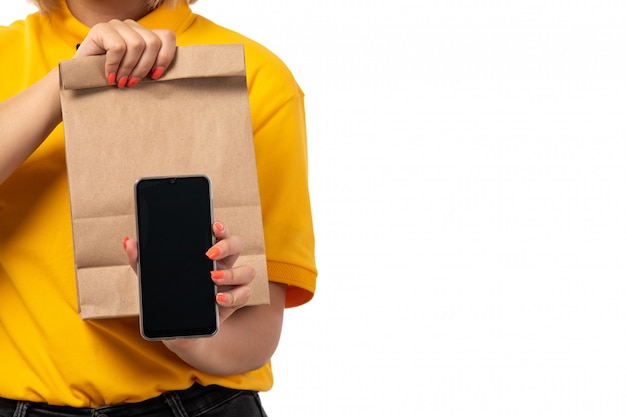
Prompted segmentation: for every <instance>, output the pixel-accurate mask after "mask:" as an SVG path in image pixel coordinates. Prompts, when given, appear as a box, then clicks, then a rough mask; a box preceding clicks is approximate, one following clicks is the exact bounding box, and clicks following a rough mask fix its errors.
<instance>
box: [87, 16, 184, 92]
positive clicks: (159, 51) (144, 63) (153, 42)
mask: <svg viewBox="0 0 626 417" xmlns="http://www.w3.org/2000/svg"><path fill="white" fill-rule="evenodd" d="M102 54H106V60H105V68H104V71H105V75H106V77H107V81H108V83H109V84H110V85H117V86H118V87H120V88H121V87H126V86H128V87H132V86H134V85H136V84H137V83H139V82H140V81H141V79H143V78H145V77H150V78H152V79H158V78H159V77H160V76H161V75H162V74H163V72H164V71H165V70H166V69H167V68H168V67H169V65H170V64H171V62H172V60H173V59H174V56H175V54H176V35H175V34H174V33H173V32H172V31H169V30H150V29H146V28H144V27H143V26H141V25H139V24H138V23H137V22H135V21H132V20H125V21H123V22H122V21H119V20H111V21H110V22H108V23H100V24H97V25H95V26H94V27H93V28H92V29H91V31H90V32H89V34H88V35H87V37H86V38H85V40H84V41H83V42H82V43H81V45H80V48H78V51H77V52H76V56H87V55H102Z"/></svg>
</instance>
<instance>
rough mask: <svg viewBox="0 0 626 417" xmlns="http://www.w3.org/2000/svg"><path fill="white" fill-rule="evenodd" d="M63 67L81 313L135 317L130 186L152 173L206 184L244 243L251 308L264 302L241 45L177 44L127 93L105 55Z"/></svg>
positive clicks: (259, 222) (218, 213)
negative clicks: (155, 73) (112, 81)
mask: <svg viewBox="0 0 626 417" xmlns="http://www.w3.org/2000/svg"><path fill="white" fill-rule="evenodd" d="M59 69H60V87H61V105H62V112H63V121H64V129H65V147H66V158H67V171H68V176H69V189H70V203H71V215H72V227H73V236H74V256H75V264H76V280H77V287H78V301H79V302H78V304H79V309H80V314H81V317H82V318H83V319H85V320H87V319H95V318H110V317H123V316H134V315H137V314H139V293H138V279H137V276H136V275H135V273H134V272H133V270H132V269H131V267H130V266H129V265H128V260H127V257H126V253H125V252H124V250H123V247H122V238H123V237H124V236H129V237H133V238H134V237H135V236H136V226H135V214H134V184H135V181H136V180H137V179H138V178H140V177H150V176H175V175H197V174H204V175H207V176H208V177H209V178H210V179H211V181H212V184H213V203H214V213H215V219H216V220H219V221H222V222H224V223H225V224H226V225H227V227H228V228H229V230H230V232H231V234H237V235H239V236H241V237H242V238H243V239H244V242H245V250H244V253H243V254H242V256H241V257H240V258H239V260H238V262H237V264H238V265H240V264H248V265H251V266H253V267H254V268H255V270H256V277H255V279H254V281H253V283H252V285H251V287H252V299H251V300H250V302H249V304H251V305H253V304H256V305H258V304H267V303H269V290H268V284H267V265H266V259H265V244H264V238H263V225H262V218H261V209H260V200H259V190H258V182H257V173H256V163H255V154H254V145H253V139H252V131H251V121H250V109H249V102H248V92H247V85H246V73H245V61H244V51H243V46H242V45H194V46H185V47H179V48H178V50H177V52H176V58H175V60H174V62H173V63H172V65H171V66H170V68H169V69H168V70H167V71H166V73H165V75H164V76H163V77H162V78H161V79H159V80H158V81H152V80H142V82H141V83H140V84H138V85H136V86H135V87H133V88H123V89H119V88H116V87H113V86H109V85H107V80H106V78H105V74H104V56H92V57H84V58H80V59H72V60H67V61H62V62H61V63H60V64H59ZM207 249H208V248H207ZM207 279H209V278H208V276H207Z"/></svg>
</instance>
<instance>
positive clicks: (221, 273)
mask: <svg viewBox="0 0 626 417" xmlns="http://www.w3.org/2000/svg"><path fill="white" fill-rule="evenodd" d="M211 278H213V279H222V278H224V271H211Z"/></svg>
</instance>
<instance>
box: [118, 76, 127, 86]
mask: <svg viewBox="0 0 626 417" xmlns="http://www.w3.org/2000/svg"><path fill="white" fill-rule="evenodd" d="M127 82H128V77H122V78H120V80H119V81H118V82H117V87H118V88H124V87H125V86H126V83H127Z"/></svg>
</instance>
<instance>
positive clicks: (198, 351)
mask: <svg viewBox="0 0 626 417" xmlns="http://www.w3.org/2000/svg"><path fill="white" fill-rule="evenodd" d="M269 285H270V297H271V304H270V305H263V306H250V307H245V308H242V309H239V310H237V311H236V312H235V313H234V314H233V315H232V316H231V317H229V318H228V319H227V320H226V321H224V323H222V325H221V328H220V330H219V332H218V334H217V335H215V336H214V337H211V338H203V339H178V340H175V341H167V342H165V344H166V345H167V346H168V347H169V348H170V349H171V350H172V351H173V352H174V353H176V354H177V355H178V356H179V357H180V358H181V359H182V360H184V361H185V362H187V363H188V364H190V365H191V366H193V367H194V368H197V369H199V370H201V371H203V372H206V373H210V374H212V375H233V374H240V373H243V372H249V371H252V370H254V369H258V368H260V367H262V366H263V365H265V364H266V363H267V362H268V361H269V360H270V358H271V357H272V355H273V354H274V352H275V350H276V347H277V346H278V341H279V339H280V333H281V330H282V323H283V311H284V305H285V292H286V288H285V286H284V285H282V284H276V283H270V284H269Z"/></svg>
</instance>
